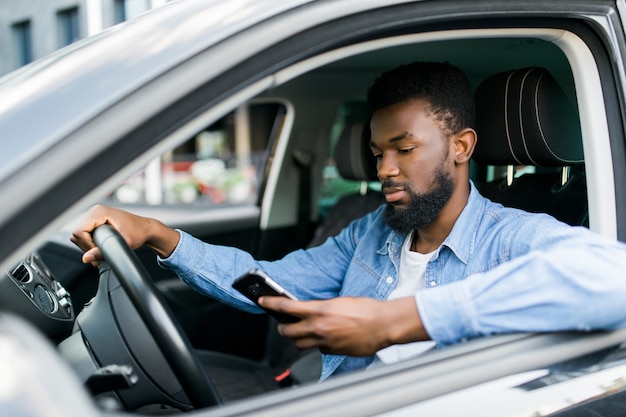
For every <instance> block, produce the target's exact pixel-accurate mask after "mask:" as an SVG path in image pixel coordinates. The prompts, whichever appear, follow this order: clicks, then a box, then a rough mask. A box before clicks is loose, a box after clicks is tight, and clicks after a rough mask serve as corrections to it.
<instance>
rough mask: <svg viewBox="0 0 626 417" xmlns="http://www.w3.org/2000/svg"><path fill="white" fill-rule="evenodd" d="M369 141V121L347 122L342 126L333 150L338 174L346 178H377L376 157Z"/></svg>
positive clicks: (362, 179) (366, 179)
mask: <svg viewBox="0 0 626 417" xmlns="http://www.w3.org/2000/svg"><path fill="white" fill-rule="evenodd" d="M369 142H370V129H369V122H355V123H348V124H347V125H346V126H345V127H344V129H343V131H342V133H341V136H340V137H339V140H338V141H337V144H336V145H335V152H334V157H335V163H336V164H337V170H338V171H339V175H341V176H342V177H343V178H345V179H348V180H361V181H377V180H378V176H377V172H376V158H374V155H373V154H372V151H371V149H370V145H369Z"/></svg>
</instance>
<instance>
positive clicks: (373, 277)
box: [72, 63, 626, 379]
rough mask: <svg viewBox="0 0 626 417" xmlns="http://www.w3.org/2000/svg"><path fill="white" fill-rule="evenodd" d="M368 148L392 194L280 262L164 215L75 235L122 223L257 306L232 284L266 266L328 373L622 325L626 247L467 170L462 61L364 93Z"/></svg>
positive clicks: (211, 289)
mask: <svg viewBox="0 0 626 417" xmlns="http://www.w3.org/2000/svg"><path fill="white" fill-rule="evenodd" d="M368 101H369V103H370V105H371V107H372V111H373V114H372V120H371V132H372V139H371V144H370V145H371V149H372V152H373V153H374V155H375V156H376V158H377V161H378V162H377V169H378V176H379V178H380V181H381V183H382V189H383V192H384V194H385V198H386V200H387V204H386V205H384V206H383V207H381V208H380V209H378V210H376V211H375V212H373V213H371V214H369V215H367V216H365V217H364V218H362V219H359V220H357V221H355V222H353V223H352V224H350V225H349V226H348V227H347V228H346V229H344V230H343V231H342V232H341V233H340V234H339V235H338V236H336V237H334V238H330V239H328V240H327V241H326V242H325V243H324V244H323V245H321V246H319V247H316V248H312V249H309V250H298V251H295V252H293V253H291V254H289V255H287V256H286V257H285V258H283V259H282V260H279V261H275V262H266V261H256V260H254V259H253V258H252V257H251V256H250V255H249V254H247V253H245V252H243V251H240V250H238V249H234V248H227V247H221V246H214V245H209V244H206V243H203V242H201V241H199V240H197V239H195V238H193V237H192V236H190V235H188V234H186V233H184V232H182V231H177V230H173V229H170V228H168V227H166V226H164V225H163V224H162V223H160V222H159V221H157V220H154V219H147V218H142V217H138V216H135V215H132V214H129V213H126V212H123V211H120V210H116V209H112V208H108V207H102V206H99V207H96V208H95V209H93V210H92V211H91V212H90V214H89V216H88V217H87V219H86V220H85V222H84V223H83V224H82V226H81V227H80V228H79V229H78V230H77V231H76V232H75V233H74V234H73V237H72V240H73V241H74V242H75V243H76V244H77V245H78V246H79V247H81V248H82V249H83V250H85V251H86V252H85V254H84V255H83V261H84V262H97V260H98V259H100V253H99V251H98V250H97V249H96V248H94V245H93V242H92V240H91V236H90V232H91V231H92V230H93V229H94V228H96V227H97V226H99V225H101V224H103V223H110V224H111V225H113V226H114V227H115V228H116V229H117V230H118V231H119V232H120V234H121V235H122V236H123V237H124V238H125V240H126V241H127V243H128V244H129V245H130V246H131V247H133V248H136V247H138V246H140V245H142V244H144V243H145V244H146V245H148V246H149V247H151V248H152V249H153V250H154V251H155V252H156V253H157V254H158V255H159V262H161V264H162V265H163V266H165V267H168V268H171V269H172V270H174V271H175V272H176V273H177V274H178V275H179V277H180V278H181V279H182V280H183V281H185V282H186V283H188V284H189V285H190V286H192V287H193V288H195V289H196V290H198V291H200V292H201V293H204V294H207V295H209V296H211V297H215V298H218V299H220V300H222V301H223V302H226V303H228V304H230V305H233V306H235V307H238V308H241V309H244V310H247V311H256V312H258V311H261V310H260V309H259V308H258V307H257V306H255V305H252V304H251V303H250V302H249V301H248V300H247V299H245V298H244V297H242V296H241V295H240V294H239V293H237V292H236V291H235V290H233V289H232V288H231V284H232V282H233V281H234V279H236V278H237V277H238V276H239V275H242V274H243V273H245V272H246V271H248V270H249V269H251V268H253V267H256V268H260V269H262V270H263V271H265V272H266V273H267V274H268V275H269V276H270V277H272V278H273V279H274V280H276V281H278V282H279V283H280V284H281V285H283V286H284V287H285V288H286V289H287V290H289V291H290V292H291V293H293V294H294V295H296V297H298V298H299V299H300V300H307V301H292V300H287V299H284V298H279V297H262V298H261V300H260V303H261V305H262V306H263V307H264V308H267V309H270V310H276V311H279V312H282V313H287V314H292V315H295V316H298V317H300V318H301V320H300V321H299V322H297V323H293V324H282V325H280V327H279V331H280V333H281V334H282V335H283V336H285V337H288V338H292V339H293V340H294V341H295V343H296V346H298V347H300V348H303V349H304V348H311V347H318V348H319V349H320V350H321V351H322V352H323V353H325V355H324V359H323V370H322V379H325V378H327V377H328V376H330V375H331V374H338V373H341V372H345V371H349V370H353V369H359V368H364V367H367V366H371V365H372V364H374V363H376V362H378V361H382V362H384V363H390V362H394V361H397V360H400V359H402V358H405V357H410V356H413V355H416V354H418V353H419V352H420V351H422V350H423V349H425V348H428V347H430V346H431V345H429V344H426V345H424V344H423V343H413V342H420V341H426V340H433V341H434V342H436V343H438V344H440V345H446V344H452V343H457V342H459V341H462V340H465V339H470V338H475V337H480V336H486V335H491V334H497V333H507V332H516V331H558V330H572V329H577V330H590V329H595V328H603V329H613V328H618V327H623V326H624V325H626V309H623V308H622V307H621V306H622V304H623V300H624V299H626V280H624V279H622V272H621V271H623V270H625V269H626V247H625V246H624V245H623V244H621V243H617V242H612V241H608V240H606V239H604V238H602V237H600V236H597V235H595V234H593V233H591V232H590V231H588V230H587V229H584V228H573V227H570V226H568V225H565V224H563V223H560V222H558V221H556V220H555V219H553V218H552V217H550V216H547V215H543V214H530V213H525V212H522V211H520V210H514V209H508V208H504V207H502V206H500V205H498V204H494V203H492V202H490V201H488V200H486V199H485V198H483V197H482V196H480V195H479V193H478V191H477V190H476V189H475V188H474V186H473V184H472V183H471V181H470V178H469V160H470V157H471V155H472V152H473V149H474V146H475V144H476V132H475V131H474V130H473V129H472V126H473V123H474V121H473V120H474V107H473V101H472V93H471V90H470V85H469V82H468V80H467V78H466V76H465V75H464V74H463V73H462V72H461V71H460V70H459V69H457V68H456V67H453V66H451V65H448V64H439V63H413V64H409V65H405V66H402V67H399V68H397V69H395V70H392V71H390V72H388V73H385V74H382V75H381V76H380V77H379V78H378V79H377V80H376V81H375V83H374V84H373V85H372V87H371V88H370V89H369V91H368Z"/></svg>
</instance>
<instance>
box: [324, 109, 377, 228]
mask: <svg viewBox="0 0 626 417" xmlns="http://www.w3.org/2000/svg"><path fill="white" fill-rule="evenodd" d="M367 120H369V108H368V106H367V103H365V102H363V101H350V102H347V103H345V104H344V105H342V106H341V107H340V108H339V109H338V111H337V115H336V117H335V122H334V123H333V126H332V128H331V133H330V141H329V143H330V148H329V150H328V157H327V158H326V161H325V164H324V168H323V170H322V184H321V186H320V198H319V201H318V214H319V216H320V218H322V219H323V218H324V217H326V215H327V214H328V210H330V208H331V207H332V206H333V205H335V203H336V202H337V200H339V198H341V197H342V196H344V195H347V194H353V193H359V192H360V193H365V192H366V191H367V190H368V189H374V190H378V191H379V190H380V188H381V187H380V182H378V181H373V182H363V181H358V180H347V179H345V178H342V177H341V176H340V175H339V172H338V171H337V166H336V163H335V158H334V149H335V145H336V144H337V141H338V140H339V137H340V136H341V133H342V132H343V129H344V128H345V127H346V126H347V125H348V124H350V123H353V122H360V121H366V122H367Z"/></svg>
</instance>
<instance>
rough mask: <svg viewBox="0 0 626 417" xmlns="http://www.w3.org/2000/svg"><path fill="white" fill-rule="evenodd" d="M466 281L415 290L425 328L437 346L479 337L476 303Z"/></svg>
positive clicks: (416, 301) (418, 308)
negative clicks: (476, 321)
mask: <svg viewBox="0 0 626 417" xmlns="http://www.w3.org/2000/svg"><path fill="white" fill-rule="evenodd" d="M465 284H466V282H464V281H459V282H455V283H451V284H448V285H443V286H440V287H436V288H428V289H425V290H422V291H417V292H416V293H415V303H416V304H417V310H418V311H419V314H420V319H421V320H422V324H423V326H424V329H425V330H426V332H427V333H428V335H429V336H430V338H431V339H432V340H434V341H435V342H437V344H438V345H441V346H445V345H450V344H454V343H458V342H460V341H463V340H466V339H470V338H473V337H476V336H477V335H478V332H477V331H476V328H477V326H476V323H475V322H474V321H473V318H474V317H476V313H475V311H474V304H473V302H472V299H471V297H470V291H469V289H468V287H467V285H465Z"/></svg>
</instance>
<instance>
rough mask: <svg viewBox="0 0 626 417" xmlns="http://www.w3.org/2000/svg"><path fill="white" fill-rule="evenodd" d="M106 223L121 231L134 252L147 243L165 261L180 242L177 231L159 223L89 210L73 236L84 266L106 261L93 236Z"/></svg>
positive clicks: (105, 210)
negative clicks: (81, 253)
mask: <svg viewBox="0 0 626 417" xmlns="http://www.w3.org/2000/svg"><path fill="white" fill-rule="evenodd" d="M103 224H109V225H111V226H112V227H113V228H114V229H115V230H117V232H118V233H119V234H120V235H121V236H122V238H123V239H124V240H125V241H126V243H127V244H128V246H129V247H130V248H131V249H136V248H138V247H140V246H141V245H144V244H145V245H147V246H148V247H149V248H151V249H152V250H154V251H155V252H156V253H157V254H158V255H159V256H161V257H163V258H167V257H168V256H169V255H170V254H171V253H172V251H173V250H174V249H175V248H176V245H177V244H178V240H179V239H180V235H179V233H178V232H177V231H176V230H174V229H171V228H169V227H167V226H165V225H164V224H163V223H161V222H160V221H158V220H155V219H150V218H147V217H141V216H137V215H135V214H132V213H129V212H127V211H124V210H120V209H116V208H112V207H107V206H102V205H98V206H95V207H93V208H92V209H91V210H89V212H88V213H87V216H86V217H85V219H84V220H83V221H82V222H81V224H80V225H79V226H78V228H77V229H76V230H75V231H74V232H73V233H72V237H71V240H72V242H73V243H74V244H75V245H76V246H78V247H79V248H80V249H82V250H83V251H84V252H85V253H84V254H83V257H82V260H83V262H84V263H91V264H93V265H97V264H98V261H100V260H102V254H101V253H100V250H99V249H98V248H97V247H96V245H95V244H94V242H93V238H92V236H91V233H92V232H93V231H94V230H95V229H96V228H98V226H101V225H103Z"/></svg>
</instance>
